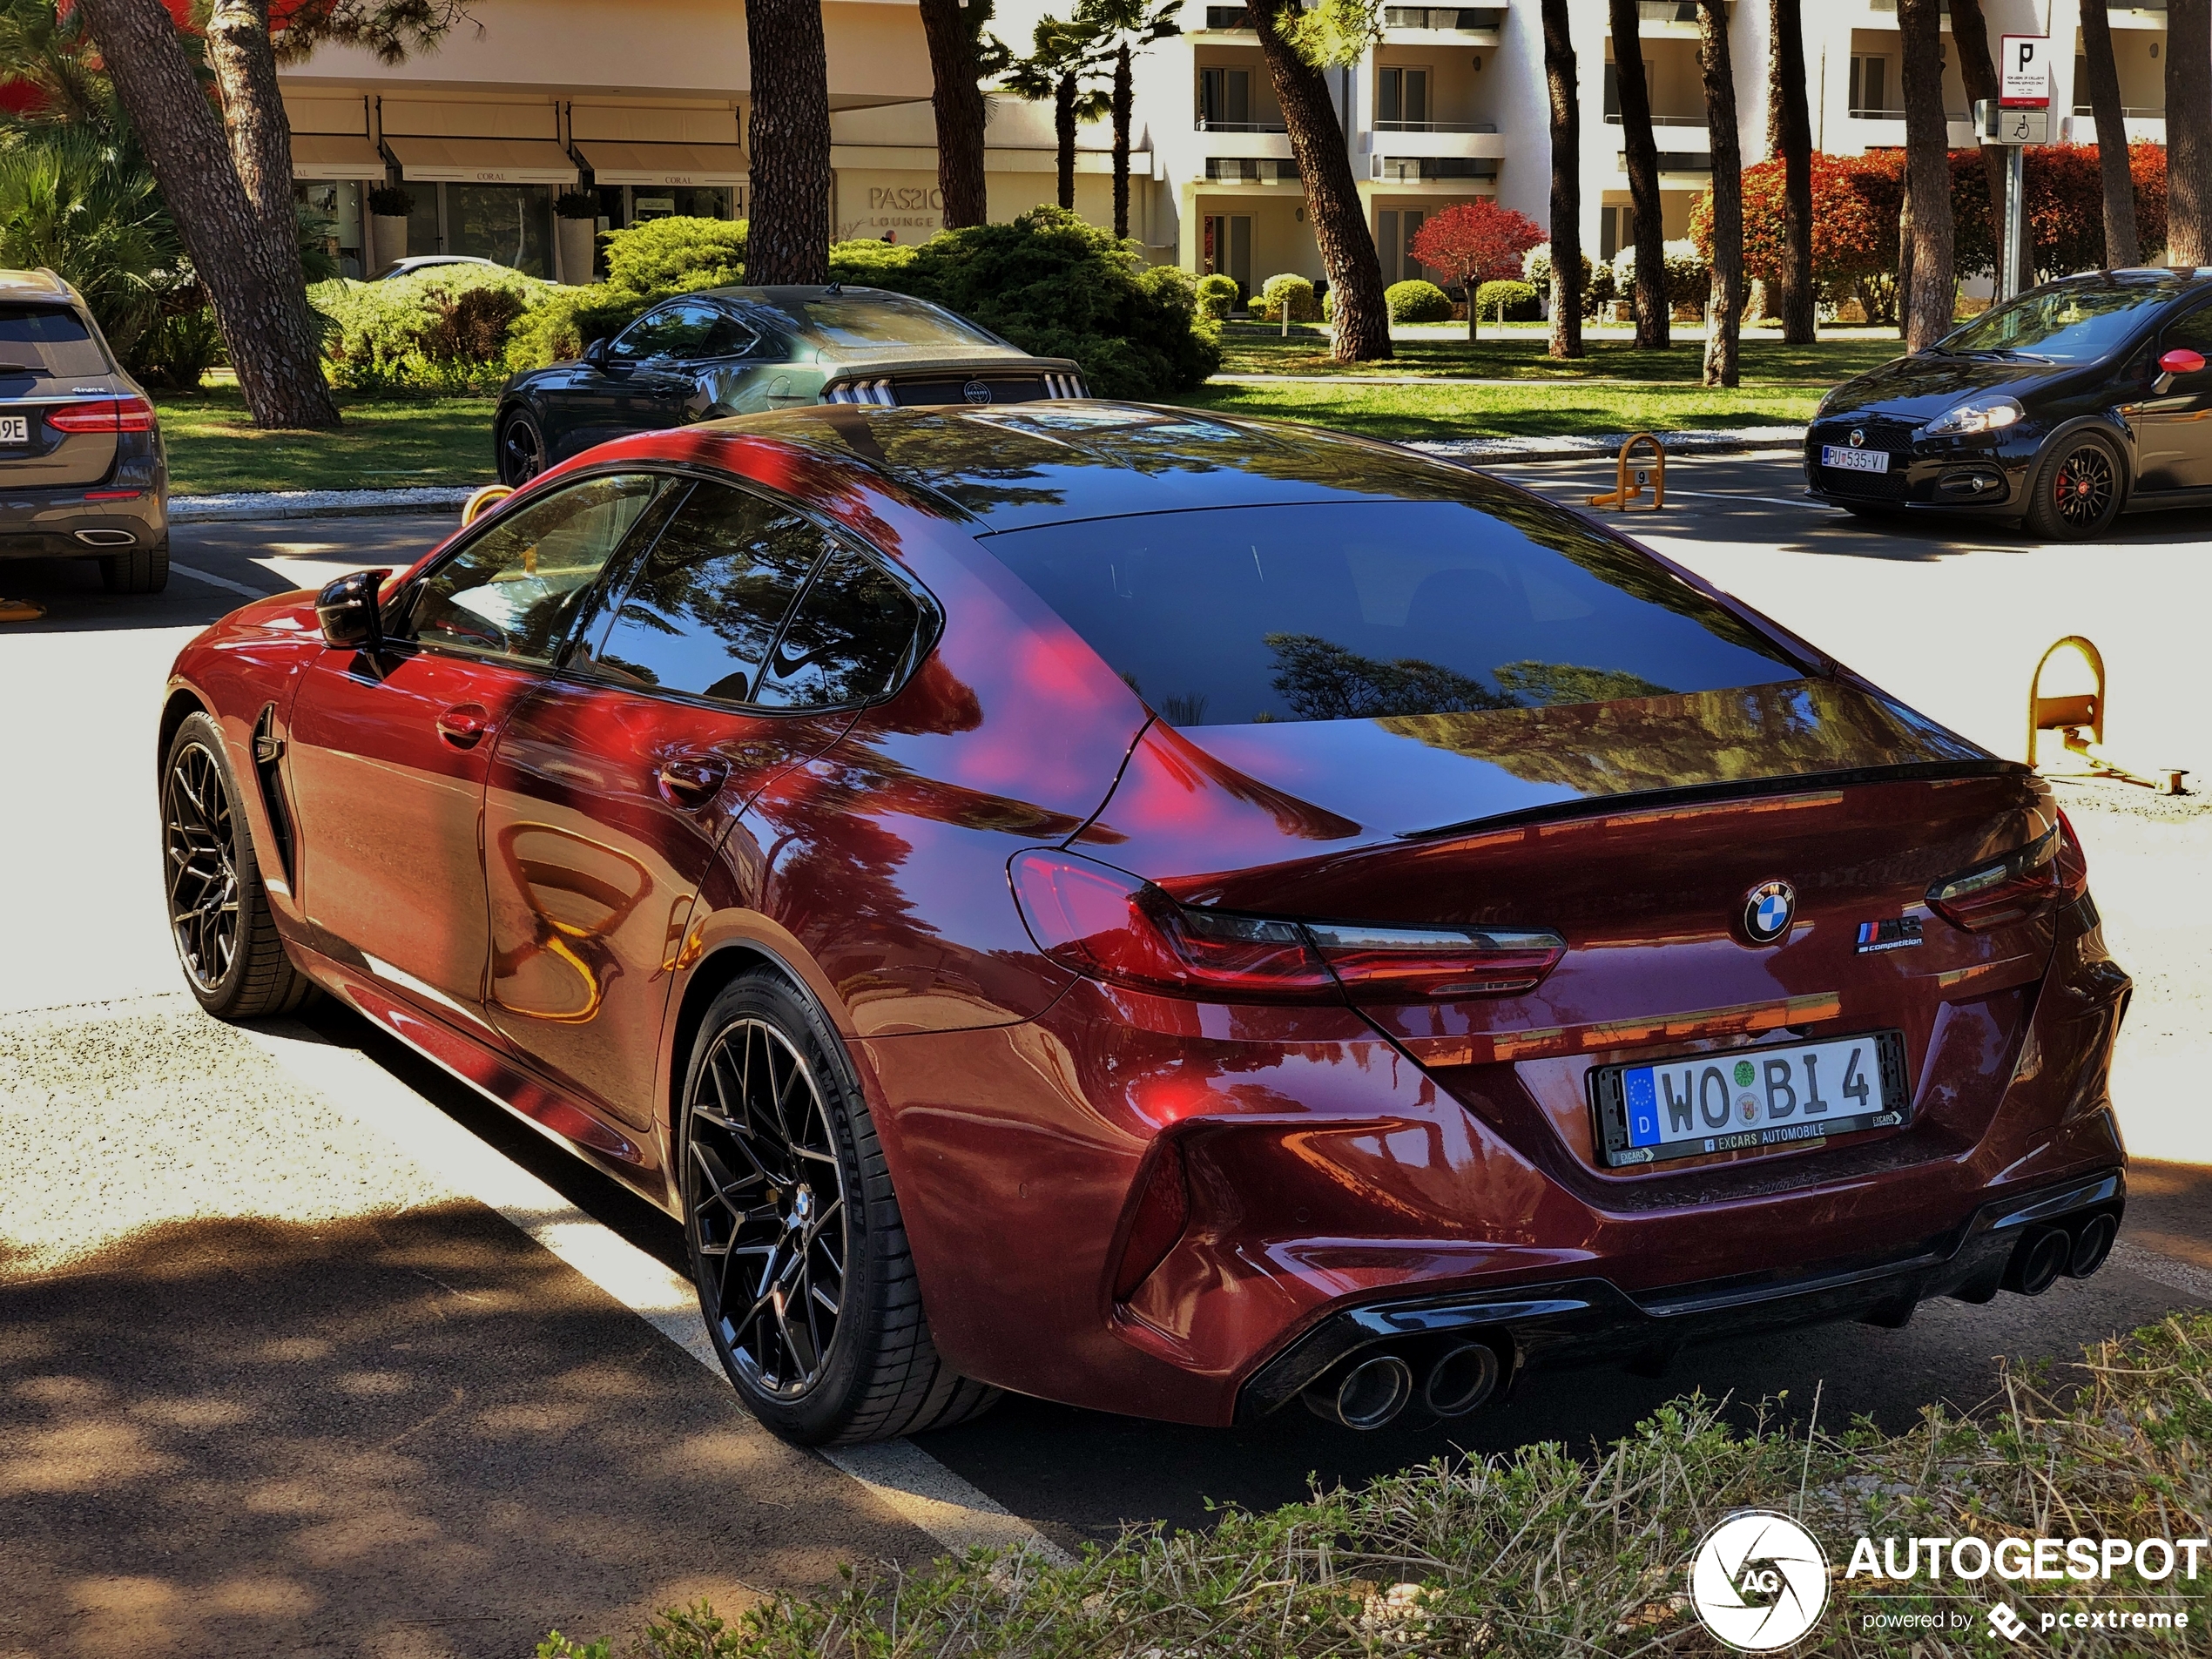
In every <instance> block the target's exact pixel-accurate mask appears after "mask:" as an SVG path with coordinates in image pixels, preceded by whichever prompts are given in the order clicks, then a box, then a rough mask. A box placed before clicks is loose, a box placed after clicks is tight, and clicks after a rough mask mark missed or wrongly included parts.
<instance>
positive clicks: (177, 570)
mask: <svg viewBox="0 0 2212 1659" xmlns="http://www.w3.org/2000/svg"><path fill="white" fill-rule="evenodd" d="M169 569H170V570H171V571H172V573H173V574H175V575H178V576H188V577H191V578H192V580H193V581H195V582H205V583H207V585H208V586H209V587H211V588H228V589H229V590H231V591H232V592H233V593H242V594H244V595H245V596H246V597H247V598H249V599H266V598H267V597H269V593H270V590H268V589H266V588H249V587H247V586H246V583H243V582H233V581H232V580H231V579H230V577H226V576H217V575H216V574H215V573H214V572H213V571H212V570H195V569H194V568H193V567H192V566H191V565H189V564H179V563H177V561H176V560H174V559H172V560H170V561H169ZM277 591H278V592H282V591H283V590H282V589H278V590H277Z"/></svg>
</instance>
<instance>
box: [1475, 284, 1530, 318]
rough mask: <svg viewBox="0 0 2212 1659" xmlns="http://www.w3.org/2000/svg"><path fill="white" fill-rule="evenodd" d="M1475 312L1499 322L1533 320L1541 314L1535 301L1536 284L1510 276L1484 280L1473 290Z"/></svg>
mask: <svg viewBox="0 0 2212 1659" xmlns="http://www.w3.org/2000/svg"><path fill="white" fill-rule="evenodd" d="M1474 307H1475V314H1476V315H1477V316H1478V317H1492V318H1494V319H1496V320H1498V321H1500V322H1534V320H1536V319H1537V318H1539V317H1541V316H1542V315H1543V308H1542V307H1541V306H1540V305H1538V304H1537V302H1536V285H1535V284H1534V283H1533V282H1521V281H1517V280H1513V279H1510V278H1507V279H1503V280H1499V281H1495V282H1486V283H1484V284H1483V285H1482V286H1481V287H1479V288H1477V289H1476V290H1475V291H1474Z"/></svg>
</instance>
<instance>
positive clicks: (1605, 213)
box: [1597, 206, 1636, 263]
mask: <svg viewBox="0 0 2212 1659" xmlns="http://www.w3.org/2000/svg"><path fill="white" fill-rule="evenodd" d="M1635 239H1636V210H1635V208H1633V207H1627V206H1623V207H1601V208H1600V209H1598V214H1597V256H1598V258H1599V259H1600V260H1605V261H1607V262H1608V263H1609V262H1610V261H1611V260H1612V258H1613V256H1614V255H1615V253H1619V252H1620V251H1621V250H1622V248H1624V247H1628V246H1632V245H1633V244H1634V243H1635Z"/></svg>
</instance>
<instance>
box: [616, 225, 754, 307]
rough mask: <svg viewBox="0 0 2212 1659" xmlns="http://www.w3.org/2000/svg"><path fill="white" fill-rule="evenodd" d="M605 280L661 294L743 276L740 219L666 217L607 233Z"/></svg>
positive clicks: (714, 285) (715, 285) (727, 284)
mask: <svg viewBox="0 0 2212 1659" xmlns="http://www.w3.org/2000/svg"><path fill="white" fill-rule="evenodd" d="M606 240H607V284H608V286H609V287H614V288H620V289H624V290H626V291H627V292H629V293H641V294H652V295H656V296H658V295H660V294H664V293H680V292H682V291H683V290H685V289H686V288H726V287H731V286H732V284H735V283H739V282H742V281H744V280H745V220H743V219H690V218H685V217H682V216H671V217H670V218H667V219H647V220H646V221H645V222H644V224H642V225H633V226H631V227H630V228H629V229H628V230H626V231H610V232H608V233H607V239H606Z"/></svg>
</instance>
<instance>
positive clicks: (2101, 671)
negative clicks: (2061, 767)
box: [2027, 634, 2188, 795]
mask: <svg viewBox="0 0 2212 1659" xmlns="http://www.w3.org/2000/svg"><path fill="white" fill-rule="evenodd" d="M2060 651H2072V652H2073V653H2074V655H2075V656H2076V657H2078V658H2080V660H2081V661H2082V662H2083V663H2084V664H2087V667H2088V670H2089V672H2090V675H2091V676H2092V678H2094V681H2095V683H2096V689H2095V690H2094V691H2074V692H2069V693H2066V694H2064V695H2061V696H2058V697H2046V696H2044V695H2043V671H2044V670H2045V669H2046V668H2047V667H2049V666H2050V664H2051V659H2052V658H2054V657H2056V656H2057V655H2058V654H2059V653H2060ZM2044 732H2057V733H2058V734H2059V738H2060V742H2061V743H2062V744H2063V745H2065V748H2066V752H2067V753H2068V754H2070V755H2073V756H2074V757H2075V758H2076V759H2079V760H2080V762H2081V765H2080V769H2079V770H2078V771H2074V772H2068V773H2064V774H2060V775H2063V776H2070V777H2077V778H2116V779H2120V780H2121V782H2123V783H2130V784H2140V785H2141V786H2143V787H2144V788H2145V789H2155V790H2156V791H2157V792H2159V793H2160V794H2161V795H2178V794H2180V793H2181V792H2182V779H2183V778H2184V777H2186V776H2187V775H2188V769H2187V768H2186V767H2174V766H2162V767H2154V768H2153V769H2151V770H2150V771H2149V772H2136V771H2134V770H2131V769H2130V768H2128V767H2127V766H2123V765H2121V764H2120V763H2119V762H2118V761H2116V760H2114V759H2112V757H2111V756H2109V755H2107V754H2106V753H2105V752H2104V741H2105V659H2104V653H2103V652H2102V651H2099V650H2098V649H2097V648H2096V646H2095V645H2094V644H2091V643H2090V642H2089V641H2088V640H2087V639H2085V638H2084V637H2082V636H2080V634H2068V635H2067V637H2065V638H2064V639H2061V640H2060V641H2058V642H2057V643H2056V644H2054V645H2053V646H2052V647H2051V648H2050V650H2048V651H2045V652H2044V653H2043V655H2042V657H2041V658H2040V660H2039V661H2038V662H2037V663H2036V664H2035V672H2034V674H2033V676H2032V677H2031V678H2029V680H2028V682H2027V762H2028V765H2032V766H2033V765H2038V764H2039V762H2038V759H2037V755H2036V745H2037V744H2038V741H2039V740H2040V738H2041V737H2042V735H2043V733H2044Z"/></svg>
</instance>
